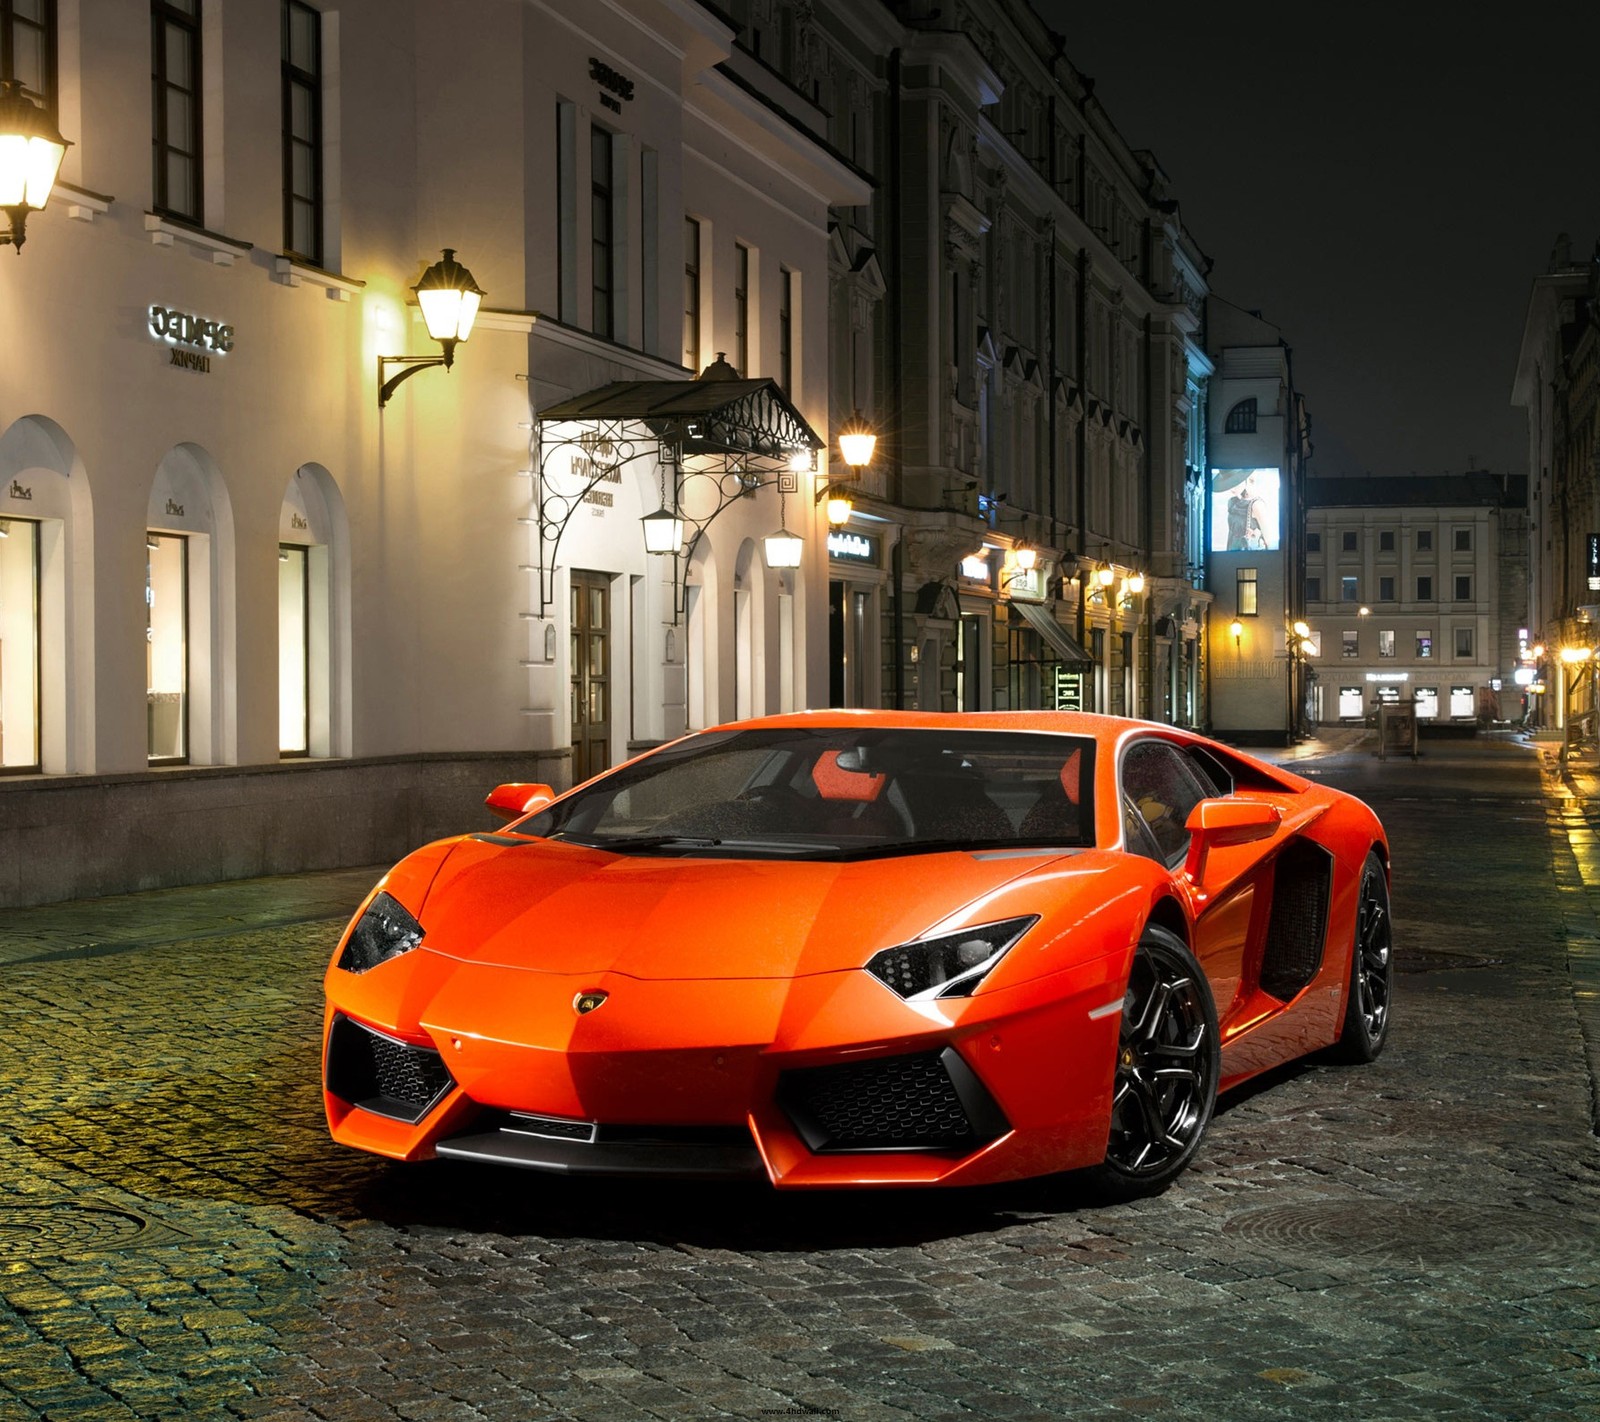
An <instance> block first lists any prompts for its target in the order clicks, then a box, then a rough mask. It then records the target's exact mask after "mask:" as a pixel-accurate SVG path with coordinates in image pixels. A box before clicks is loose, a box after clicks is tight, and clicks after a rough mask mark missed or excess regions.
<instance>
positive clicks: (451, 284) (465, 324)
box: [412, 247, 483, 366]
mask: <svg viewBox="0 0 1600 1422" xmlns="http://www.w3.org/2000/svg"><path fill="white" fill-rule="evenodd" d="M412 290H413V291H415V292H416V293H417V304H418V305H419V306H421V307H422V319H423V320H424V321H425V322H427V325H428V334H429V335H430V336H432V337H433V339H434V340H436V341H438V342H439V343H440V344H441V345H443V346H444V363H445V365H446V366H448V365H449V364H450V362H451V360H452V358H453V357H454V353H455V346H456V342H457V341H464V340H466V339H467V337H468V336H470V335H471V334H472V323H473V322H474V321H475V320H477V319H478V305H479V303H480V302H482V300H483V289H482V288H481V287H480V286H479V285H478V283H477V282H475V281H474V280H473V279H472V273H471V272H469V271H468V270H467V269H466V268H465V267H464V266H462V265H461V263H460V262H458V261H457V260H456V249H455V248H454V247H446V248H445V249H444V256H443V257H441V258H440V259H439V260H438V261H437V262H435V263H434V264H433V265H432V266H431V267H429V268H428V270H427V271H425V272H423V274H422V280H421V281H419V282H418V283H417V284H416V286H414V287H413V288H412Z"/></svg>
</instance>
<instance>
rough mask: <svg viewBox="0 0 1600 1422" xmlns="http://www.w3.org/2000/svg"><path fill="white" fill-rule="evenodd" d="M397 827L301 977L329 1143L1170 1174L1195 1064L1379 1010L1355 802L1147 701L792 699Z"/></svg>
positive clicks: (1352, 1039)
mask: <svg viewBox="0 0 1600 1422" xmlns="http://www.w3.org/2000/svg"><path fill="white" fill-rule="evenodd" d="M488 803H489V805H490V806H491V807H492V808H494V809H496V810H497V811H498V812H499V813H500V814H501V815H502V817H504V818H505V819H506V820H507V821H508V823H507V824H506V825H505V827H504V828H503V829H501V830H499V831H496V832H486V833H477V834H464V835H461V836H459V837H457V838H454V839H447V840H441V841H439V842H438V843H436V844H430V845H427V846H425V847H424V848H422V849H419V850H417V851H416V852H415V853H414V854H411V855H410V856H408V857H407V858H406V859H404V860H402V861H401V862H400V863H399V864H398V865H396V866H395V867H394V868H393V869H392V870H390V872H389V873H388V874H387V875H385V876H384V878H383V880H382V881H381V882H380V883H379V884H378V886H377V887H376V888H375V889H374V890H373V891H372V894H371V895H370V896H369V897H368V899H367V900H366V902H365V903H364V904H363V905H362V907H361V910H360V912H358V913H357V914H356V916H355V918H354V919H353V920H352V922H351V924H350V926H349V928H348V929H347V930H346V931H345V934H344V936H343V938H342V939H341V940H340V943H339V947H338V950H337V952H335V954H334V957H333V962H332V964H331V966H330V967H329V969H328V974H327V979H326V991H327V1011H326V1020H325V1030H324V1053H323V1086H324V1094H325V1101H326V1106H327V1113H328V1122H329V1125H330V1127H331V1129H332V1132H333V1135H334V1137H335V1139H337V1140H338V1141H340V1142H342V1143H344V1144H346V1145H350V1146H354V1147H356V1148H357V1149H360V1150H366V1151H372V1152H376V1153H377V1154H379V1155H385V1156H391V1157H394V1158H396V1159H399V1160H424V1159H429V1158H432V1157H435V1156H446V1157H454V1158H459V1159H465V1160H476V1161H493V1162H499V1163H501V1164H505V1165H510V1166H523V1167H527V1168H531V1169H535V1170H546V1171H561V1172H574V1173H578V1172H589V1173H594V1174H611V1175H617V1174H640V1175H650V1176H679V1177H713V1176H716V1177H738V1176H749V1177H754V1178H758V1179H759V1178H765V1179H767V1180H769V1181H771V1182H772V1184H773V1185H776V1186H779V1187H782V1188H806V1187H827V1186H835V1187H838V1186H847V1187H855V1186H868V1185H889V1186H910V1185H975V1184H982V1183H989V1182H993V1181H1000V1180H1009V1179H1015V1178H1018V1177H1024V1176H1034V1175H1043V1174H1047V1173H1053V1172H1057V1171H1069V1170H1083V1171H1087V1172H1090V1183H1091V1184H1092V1185H1094V1186H1095V1187H1096V1188H1098V1189H1099V1190H1101V1191H1102V1192H1105V1193H1109V1194H1112V1195H1120V1196H1130V1195H1137V1194H1145V1193H1150V1192H1153V1191H1155V1190H1159V1189H1161V1188H1163V1187H1164V1186H1166V1185H1167V1184H1168V1183H1169V1182H1170V1181H1171V1180H1172V1179H1173V1178H1174V1177H1175V1176H1177V1174H1178V1173H1179V1172H1180V1171H1181V1170H1182V1169H1183V1168H1184V1166H1185V1165H1186V1164H1187V1163H1188V1162H1189V1161H1190V1159H1191V1158H1192V1157H1193V1156H1194V1153H1195V1151H1196V1150H1197V1149H1198V1148H1199V1145H1200V1142H1201V1138H1202V1136H1203V1135H1204V1134H1205V1130H1206V1126H1207V1123H1208V1122H1209V1120H1210V1118H1211V1113H1212V1108H1213V1105H1214V1104H1215V1102H1216V1099H1217V1093H1218V1091H1219V1090H1226V1089H1227V1088H1229V1087H1231V1086H1234V1085H1236V1084H1237V1083H1239V1082H1242V1081H1244V1080H1246V1079H1247V1078H1249V1077H1252V1076H1254V1075H1256V1074H1257V1073H1259V1072H1263V1071H1266V1070H1268V1069H1269V1068H1272V1067H1275V1066H1278V1065H1280V1064H1281V1063H1283V1062H1286V1061H1289V1060H1291V1059H1292V1058H1295V1057H1299V1056H1302V1055H1304V1054H1305V1053H1308V1052H1313V1051H1317V1050H1319V1049H1323V1048H1331V1049H1332V1051H1333V1054H1334V1055H1336V1056H1338V1057H1340V1058H1343V1059H1345V1060H1348V1061H1355V1062H1360V1061H1368V1060H1371V1059H1372V1058H1373V1057H1374V1056H1376V1055H1377V1053H1378V1052H1379V1051H1380V1050H1381V1049H1382V1047H1383V1044H1384V1041H1385V1038H1386V1037H1387V1035H1388V1030H1389V1000H1390V988H1391V983H1392V972H1393V968H1392V963H1391V958H1390V923H1389V893H1388V876H1389V851H1388V843H1387V840H1386V839H1385V837H1384V833H1383V828H1382V826H1381V825H1380V824H1379V823H1378V820H1377V818H1376V817H1375V816H1374V815H1373V813H1372V811H1371V810H1370V809H1368V808H1367V806H1366V805H1364V804H1363V803H1362V802H1361V801H1359V800H1357V799H1355V798H1354V797H1352V796H1349V795H1346V794H1343V793H1341V792H1339V791H1336V790H1333V789H1330V788H1328V787H1327V786H1323V785H1318V784H1314V783H1312V782H1311V781H1308V780H1304V779H1301V778H1300V777H1299V776H1296V775H1292V774H1289V773H1287V772H1285V771H1283V770H1280V769H1276V768H1274V767H1272V766H1269V765H1266V764H1263V763H1262V762H1260V761H1257V760H1254V759H1252V758H1251V757H1249V756H1246V755H1242V754H1240V753H1239V752H1238V751H1236V750H1233V749H1230V748H1228V747H1226V746H1222V745H1218V744H1217V743H1215V742H1213V741H1210V740H1207V739H1204V738H1202V737H1200V736H1197V735H1194V734H1191V733H1189V732H1185V731H1182V730H1178V729H1175V728H1173V727H1170V726H1162V725H1156V724H1152V723H1149V722H1142V721H1129V720H1119V719H1113V718H1110V717H1103V716H1088V715H1078V714H1073V713H1065V712H1010V713H993V714H977V715H936V714H917V713H902V712H875V711H872V712H852V711H823V712H807V713H801V714H797V715H791V716H774V717H768V718H765V719H759V720H752V721H742V722H739V723H737V724H735V725H728V726H722V727H719V728H717V729H714V730H709V731H704V732H699V733H696V734H693V735H689V736H686V737H684V738H683V739H682V740H678V741H675V742H673V743H671V744H669V745H666V746H662V747H661V748H659V749H657V750H653V751H651V752H649V753H647V754H645V755H643V756H640V757H639V758H638V759H636V760H633V761H630V762H629V763H628V764H626V765H623V766H620V767H618V768H617V769H615V770H612V771H609V772H607V773H605V774H603V775H600V776H598V777H596V778H595V779H593V780H590V781H588V782H586V783H585V784H582V785H579V786H578V787H577V788H575V789H573V790H571V791H569V792H567V793H566V794H564V795H559V796H558V795H555V794H554V793H553V792H552V791H551V790H550V788H549V787H548V786H543V785H506V786H501V787H499V788H498V789H497V790H496V791H495V792H494V793H493V794H492V795H490V797H489V801H488Z"/></svg>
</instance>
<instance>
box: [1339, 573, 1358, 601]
mask: <svg viewBox="0 0 1600 1422" xmlns="http://www.w3.org/2000/svg"><path fill="white" fill-rule="evenodd" d="M1356 599H1357V588H1356V580H1355V579H1354V578H1340V579H1339V601H1340V602H1355V601H1356Z"/></svg>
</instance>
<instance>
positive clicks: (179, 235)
mask: <svg viewBox="0 0 1600 1422" xmlns="http://www.w3.org/2000/svg"><path fill="white" fill-rule="evenodd" d="M144 230H145V231H146V232H148V233H149V234H150V240H151V242H152V243H154V244H155V245H156V246H157V247H171V246H173V245H174V244H175V243H178V242H182V243H183V244H184V245H185V246H189V247H194V248H196V249H197V250H199V251H201V252H204V253H205V255H206V256H208V257H209V258H210V259H211V260H212V261H213V262H214V263H216V265H217V266H219V267H231V266H232V265H233V264H234V262H235V260H237V259H238V258H239V257H242V256H245V255H246V254H248V253H249V252H250V251H251V250H252V249H253V247H254V244H253V243H251V242H239V241H235V240H234V239H233V238H232V237H224V236H223V235H222V234H221V233H220V232H208V231H207V230H206V229H205V228H204V227H191V226H190V225H189V224H188V223H187V222H179V221H176V220H175V219H173V218H170V217H163V216H161V214H160V213H158V212H147V213H145V215H144Z"/></svg>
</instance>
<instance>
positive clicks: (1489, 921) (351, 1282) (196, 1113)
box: [0, 733, 1600, 1422]
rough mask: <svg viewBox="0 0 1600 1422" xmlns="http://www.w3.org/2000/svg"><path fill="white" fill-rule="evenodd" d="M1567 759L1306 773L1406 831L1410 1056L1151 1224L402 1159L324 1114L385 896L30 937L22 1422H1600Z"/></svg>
mask: <svg viewBox="0 0 1600 1422" xmlns="http://www.w3.org/2000/svg"><path fill="white" fill-rule="evenodd" d="M1548 750H1549V748H1548V747H1538V746H1532V745H1528V744H1525V743H1523V742H1521V741H1519V740H1514V739H1510V738H1487V737H1485V738H1480V739H1478V740H1473V741H1465V740H1463V741H1439V742H1432V741H1424V742H1423V755H1422V757H1421V758H1420V759H1419V760H1417V761H1415V762H1412V761H1410V760H1398V761H1397V760H1389V761H1386V762H1380V761H1378V760H1377V758H1376V757H1375V756H1374V755H1372V754H1371V752H1370V749H1369V748H1368V747H1367V746H1366V745H1365V744H1364V743H1363V742H1362V741H1361V739H1360V738H1359V737H1357V736H1354V735H1351V734H1349V733H1336V734H1335V735H1333V736H1331V737H1330V738H1329V739H1327V740H1325V741H1323V742H1320V743H1312V744H1310V745H1307V746H1302V747H1299V748H1297V751H1296V752H1295V753H1294V755H1293V757H1292V759H1293V762H1294V766H1293V768H1294V769H1296V770H1298V771H1300V772H1301V773H1304V774H1308V775H1312V776H1315V777H1317V778H1320V779H1325V780H1326V781H1327V782H1328V783H1331V784H1335V785H1338V786H1340V787H1341V788H1345V789H1349V790H1353V791H1355V792H1356V793H1358V794H1361V795H1362V796H1363V797H1365V798H1367V799H1368V800H1369V801H1370V802H1371V803H1372V804H1373V805H1374V806H1375V807H1376V808H1377V809H1378V811H1379V813H1380V814H1381V815H1382V816H1383V818H1384V821H1385V823H1386V825H1387V827H1388V829H1389V833H1390V836H1391V839H1392V842H1393V847H1394V860H1395V874H1394V878H1395V898H1394V913H1395V924H1396V938H1397V943H1398V951H1399V957H1398V964H1399V967H1400V970H1401V972H1400V976H1399V979H1398V986H1397V992H1396V998H1395V1005H1394V1035H1393V1039H1392V1041H1391V1044H1390V1047H1389V1050H1388V1051H1387V1052H1386V1053H1385V1054H1384V1055H1383V1056H1382V1057H1381V1058H1380V1059H1379V1061H1378V1062H1377V1063H1375V1064H1373V1065H1371V1066H1368V1067H1360V1068H1350V1067H1334V1066H1330V1065H1325V1064H1322V1063H1315V1062H1313V1063H1306V1064H1301V1065H1298V1066H1295V1067H1291V1068H1288V1069H1285V1070H1283V1071H1280V1072H1277V1073H1275V1074H1273V1075H1272V1076H1271V1077H1269V1078H1267V1079H1266V1080H1264V1081H1260V1082H1257V1083H1253V1084H1251V1085H1250V1086H1249V1087H1248V1088H1246V1089H1245V1090H1244V1091H1242V1092H1239V1093H1235V1094H1234V1096H1233V1097H1232V1098H1231V1099H1230V1098H1224V1101H1223V1103H1222V1107H1221V1109H1220V1111H1219V1114H1218V1116H1217V1118H1216V1121H1215V1123H1214V1125H1213V1127H1212V1131H1211V1134H1210V1136H1209V1137H1208V1141H1207V1144H1206V1146H1205V1147H1204V1148H1203V1149H1202V1152H1201V1155H1200V1157H1199V1159H1198V1161H1197V1162H1196V1164H1195V1166H1194V1167H1193V1168H1192V1169H1191V1171H1190V1172H1189V1173H1188V1174H1187V1175H1186V1176H1185V1177H1184V1178H1183V1179H1182V1180H1181V1181H1180V1182H1179V1183H1178V1185H1177V1186H1175V1187H1174V1188H1173V1189H1172V1190H1170V1191H1169V1192H1168V1193H1167V1194H1165V1195H1163V1196H1161V1197H1159V1198H1157V1199H1153V1200H1146V1201H1142V1202H1139V1203H1137V1204H1133V1205H1126V1206H1119V1207H1113V1208H1105V1207H1097V1206H1095V1205H1093V1204H1091V1203H1089V1202H1088V1201H1086V1200H1084V1199H1082V1198H1080V1197H1078V1196H1076V1195H1075V1194H1074V1192H1073V1190H1072V1189H1071V1187H1070V1185H1064V1184H1063V1183H1062V1182H1059V1181H1051V1182H1043V1183H1035V1184H1028V1185H1022V1186H1014V1187H1007V1188H1005V1189H1000V1190H987V1191H980V1192H965V1193H922V1194H917V1193H894V1194H879V1193H852V1194H845V1195H827V1196H819V1197H801V1198H795V1197H790V1196H778V1195H775V1194H773V1193H771V1192H770V1191H767V1190H765V1189H755V1188H745V1187H738V1188H735V1187H726V1188H708V1187H706V1186H696V1187H693V1188H690V1187H683V1186H676V1185H660V1184H657V1185H651V1186H648V1187H645V1186H641V1185H639V1184H637V1183H635V1184H623V1183H602V1184H596V1183H593V1182H576V1181H564V1180H560V1179H547V1178H544V1177H539V1176H534V1175H529V1174H524V1173H518V1172H503V1171H493V1170H488V1169H484V1168H479V1167H470V1166H466V1165H459V1164H436V1165H430V1166H424V1167H415V1168H407V1167H396V1166H389V1165H386V1164H383V1163H380V1162H377V1161H374V1160H370V1159H367V1158H364V1157H362V1156H359V1155H354V1154H351V1153H349V1152H346V1151H342V1150H338V1149H336V1148H334V1147H333V1146H332V1145H331V1144H330V1143H329V1141H328V1139H327V1136H326V1132H325V1130H324V1127H323V1123H322V1118H321V1107H320V1096H319V1092H318V1086H317V1032H318V1025H319V1021H320V1017H319V1013H320V992H319V982H320V977H321V973H322V970H323V967H324V965H325V963H326V960H327V956H328V953H329V951H330V949H331V947H332V944H333V942H334V940H335V938H336V937H337V934H338V931H339V929H340V927H341V926H342V922H343V919H344V917H345V915H346V914H347V913H348V912H349V910H350V909H351V908H352V907H353V906H354V904H355V902H356V901H357V900H358V899H359V897H360V895H361V894H362V893H363V892H364V890H365V889H366V888H367V887H368V885H369V884H370V882H371V879H372V877H373V871H353V872H352V871H341V872H337V873H329V874H315V875H304V876H299V877H296V878H293V879H273V880H256V881H249V882H246V883H240V884H231V885H215V886H210V887H206V888H198V889H175V890H163V891H158V892H155V893H149V894H141V895H132V896H126V897H122V898H117V899H104V900H99V901H94V902H80V903H72V904H60V905H52V906H47V907H43V908H37V909H15V910H6V911H0V974H3V981H4V984H5V989H6V991H5V993H4V996H3V1000H0V1101H3V1103H4V1106H3V1109H0V1422H11V1419H39V1418H49V1419H60V1422H68V1419H71V1422H80V1419H81V1420H82V1422H88V1419H102V1418H103V1419H128V1418H152V1419H166V1418H182V1417H205V1418H228V1417H239V1418H255V1419H274V1422H288V1419H305V1418H323V1419H329V1422H335V1420H336V1419H352V1422H366V1419H389V1418H404V1419H419V1420H420V1419H438V1422H446V1419H448V1422H457V1419H459V1420H460V1422H478V1419H493V1422H537V1419H566V1422H580V1420H581V1422H590V1419H593V1422H600V1419H605V1422H626V1419H633V1418H715V1417H735V1418H759V1417H769V1416H833V1417H840V1418H846V1419H861V1422H878V1420H879V1419H884V1422H887V1419H918V1422H923V1419H940V1420H941V1422H942V1419H952V1422H953V1419H972V1418H1007V1419H1010V1418H1016V1419H1030V1418H1039V1419H1044V1418H1049V1419H1058V1418H1067V1417H1070V1418H1073V1419H1075V1422H1076V1420H1077V1419H1112V1418H1118V1419H1126V1418H1152V1419H1172V1418H1183V1419H1188V1418H1196V1419H1198V1418H1207V1419H1218V1418H1227V1419H1230V1422H1231V1419H1240V1418H1261V1419H1268V1418H1271V1419H1281V1418H1307V1419H1321V1418H1328V1419H1333V1418H1340V1419H1347V1418H1350V1417H1360V1418H1362V1419H1364V1422H1374V1420H1376V1422H1381V1419H1402V1418H1419V1419H1420V1418H1427V1419H1439V1418H1462V1419H1467V1418H1472V1419H1479V1418H1506V1419H1511V1418H1516V1419H1524V1418H1545V1417H1548V1418H1552V1419H1555V1418H1560V1419H1563V1422H1566V1419H1573V1418H1578V1417H1584V1416H1597V1415H1600V1363H1597V1354H1600V1344H1597V1341H1596V1333H1595V1321H1596V1318H1597V1317H1600V1173H1597V1167H1600V1145H1597V1141H1596V1137H1595V1134H1594V1125H1595V1110H1596V1102H1595V1095H1594V1076H1593V1071H1592V1069H1591V1063H1593V1062H1594V1061H1595V1060H1596V1052H1595V1043H1596V1037H1597V1028H1596V1004H1597V1002H1600V972H1597V967H1596V962H1597V957H1600V919H1597V908H1600V840H1597V838H1596V834H1597V830H1600V802H1595V801H1592V800H1591V799H1590V794H1591V791H1592V790H1594V789H1596V788H1600V787H1591V786H1589V785H1588V784H1586V783H1585V781H1584V780H1583V778H1582V777H1581V776H1568V777H1566V778H1563V777H1562V776H1561V775H1560V774H1559V773H1558V771H1559V767H1558V766H1557V765H1556V764H1555V762H1554V760H1553V758H1552V757H1551V756H1550V755H1549V754H1548V753H1547V752H1548ZM1586 1034H1587V1035H1586Z"/></svg>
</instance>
